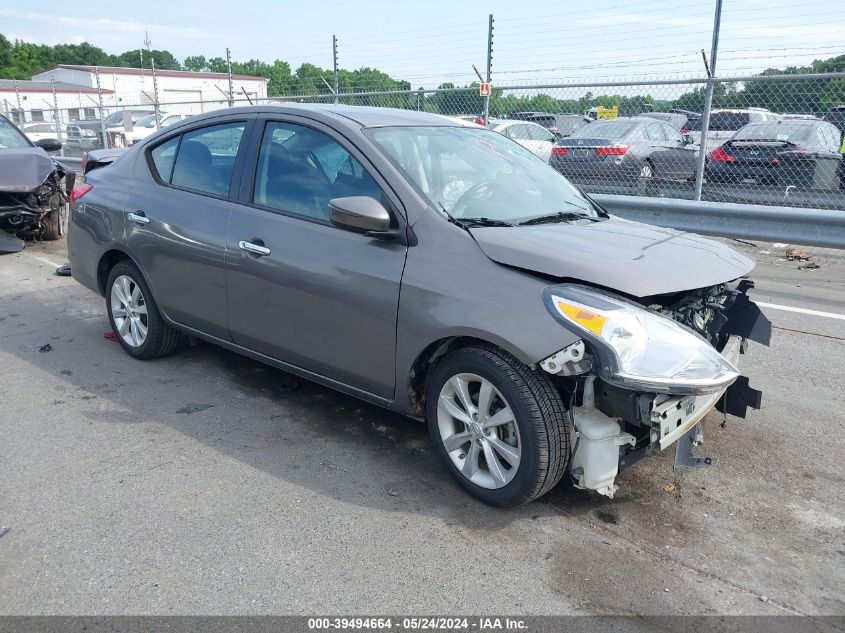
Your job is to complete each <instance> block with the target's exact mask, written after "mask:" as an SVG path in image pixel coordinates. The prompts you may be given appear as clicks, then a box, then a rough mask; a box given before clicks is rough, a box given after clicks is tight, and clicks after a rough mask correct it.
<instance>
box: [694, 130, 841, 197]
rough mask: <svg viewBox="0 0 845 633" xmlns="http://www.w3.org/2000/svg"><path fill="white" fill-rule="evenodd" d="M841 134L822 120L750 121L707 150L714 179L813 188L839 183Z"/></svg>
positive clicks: (710, 175) (823, 187) (834, 185)
mask: <svg viewBox="0 0 845 633" xmlns="http://www.w3.org/2000/svg"><path fill="white" fill-rule="evenodd" d="M841 140H842V138H841V134H840V132H839V130H838V129H837V128H836V126H835V125H833V124H832V123H827V122H825V121H819V120H804V119H787V120H782V121H761V122H759V123H749V124H748V125H746V126H745V127H743V128H742V129H740V130H739V131H737V132H736V133H735V134H734V135H733V136H732V137H731V139H730V140H729V141H727V142H726V143H723V144H722V145H720V146H719V147H717V148H716V149H714V150H713V151H711V152H710V154H709V155H708V156H707V172H706V173H707V178H708V180H710V181H713V182H754V183H761V184H777V185H784V186H789V185H794V186H798V187H809V188H812V189H830V188H836V186H837V184H838V183H837V175H836V173H837V168H838V167H839V164H840V163H841V161H842V155H841V154H839V146H840V143H841Z"/></svg>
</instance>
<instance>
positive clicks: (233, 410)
mask: <svg viewBox="0 0 845 633" xmlns="http://www.w3.org/2000/svg"><path fill="white" fill-rule="evenodd" d="M54 290H55V291H60V292H61V293H62V294H67V295H68V298H67V301H63V300H62V299H61V296H58V297H56V296H54V297H53V298H52V299H50V300H49V303H45V302H43V301H40V300H39V294H40V293H34V292H32V293H20V294H18V295H15V296H12V297H7V298H6V300H2V301H0V339H5V340H12V339H13V338H14V339H15V340H14V342H13V343H12V344H4V348H5V349H4V351H6V352H7V353H11V354H15V355H16V356H17V357H18V358H19V360H20V361H21V362H23V363H27V364H29V365H32V366H34V367H36V368H37V369H38V371H39V372H45V373H47V374H49V375H51V376H52V377H53V378H54V379H55V383H56V385H57V386H54V387H51V388H47V387H46V386H45V392H44V402H45V403H46V404H45V407H51V408H50V410H49V411H48V412H47V414H48V415H55V416H60V415H61V407H62V406H64V405H65V404H66V403H67V402H68V401H69V400H71V399H72V400H73V401H74V406H76V407H80V408H81V409H82V411H83V413H84V415H85V417H86V418H87V419H88V420H90V421H93V422H95V423H96V422H103V423H108V424H114V425H125V424H134V423H145V424H150V423H153V424H160V425H164V426H166V427H169V428H171V429H173V430H175V431H177V432H179V433H181V434H183V435H185V436H187V437H189V438H192V439H194V440H198V441H200V442H202V443H203V444H204V445H206V446H207V447H209V448H211V449H213V450H215V451H219V452H220V453H222V454H224V455H226V456H227V457H230V458H234V459H237V460H240V461H242V462H245V463H247V464H249V465H250V466H253V467H256V468H259V469H261V470H262V471H264V472H266V473H268V474H270V475H272V476H273V477H275V478H277V479H279V480H280V481H284V482H287V483H289V484H293V485H295V486H300V487H303V488H306V489H309V490H312V491H314V492H315V493H317V494H319V495H327V496H330V497H333V498H336V499H339V500H342V501H344V502H347V503H352V504H356V505H361V506H367V507H371V508H375V509H378V510H382V511H387V512H413V513H421V514H426V515H431V516H435V517H439V518H440V519H442V520H443V521H445V522H446V523H448V524H456V525H460V526H462V527H464V528H466V529H469V530H479V531H488V530H496V529H499V528H501V527H503V526H506V525H508V524H510V523H512V522H515V521H522V520H536V519H539V518H542V517H546V516H557V515H560V514H568V515H576V516H577V515H582V514H585V513H593V516H595V517H596V518H598V519H599V520H602V521H604V522H606V523H613V522H614V517H615V516H617V512H618V511H619V510H620V509H621V506H623V505H624V504H626V503H632V502H636V501H637V500H638V498H639V493H636V492H635V490H636V487H635V486H630V487H629V488H628V489H629V490H630V492H623V491H620V493H619V494H618V495H617V497H616V499H614V500H610V499H607V498H605V497H600V496H598V495H596V494H594V493H589V492H586V491H581V490H577V489H575V488H573V486H572V485H571V483H570V482H569V479H568V476H564V480H563V481H562V482H561V483H560V484H559V485H558V486H557V487H556V488H555V489H554V490H553V491H552V492H550V493H549V494H548V495H546V496H545V497H543V498H541V499H540V500H539V501H538V502H535V503H533V504H529V505H527V506H523V507H520V508H514V509H508V510H502V509H497V508H492V507H489V506H486V505H484V504H482V503H480V502H477V501H475V500H474V499H472V498H471V497H470V496H469V495H467V494H466V493H464V492H463V491H462V490H461V489H460V488H459V487H458V486H457V485H456V484H455V483H454V482H453V481H451V479H450V477H449V475H448V473H447V471H446V470H445V468H444V467H443V466H442V465H441V464H440V462H439V460H438V458H437V456H436V455H435V454H434V452H433V451H432V450H431V449H430V445H429V439H428V433H427V428H426V426H425V424H423V423H421V422H419V421H416V420H412V419H409V418H406V417H404V416H401V415H398V414H395V413H391V412H390V411H387V410H385V409H382V408H380V407H377V406H375V405H370V404H367V403H364V402H362V401H360V400H358V399H356V398H354V397H351V396H347V395H345V394H342V393H339V392H336V391H334V390H332V389H329V388H326V387H323V386H320V385H318V384H316V383H313V382H311V381H308V380H304V379H301V378H297V377H293V376H291V375H290V374H288V373H286V372H283V371H281V370H278V369H275V368H273V367H269V366H267V365H264V364H263V363H260V362H257V361H254V360H251V359H248V358H246V357H243V356H240V355H238V354H235V353H233V352H229V351H227V350H224V349H222V348H219V347H217V346H214V345H211V344H205V343H201V344H198V345H195V346H189V345H186V346H184V347H182V348H180V349H178V350H177V351H176V352H175V353H174V354H172V355H170V356H168V357H165V358H161V359H157V360H154V361H147V362H143V361H137V360H135V359H132V358H131V357H129V356H128V355H127V354H125V353H124V352H123V350H122V349H121V348H120V346H119V344H118V343H116V342H113V341H109V340H107V339H106V338H104V333H105V332H106V331H107V330H108V329H109V327H108V321H107V320H106V318H105V316H104V315H103V316H97V314H96V309H95V308H93V307H92V305H91V304H92V302H91V301H90V300H89V299H87V298H86V299H80V298H79V296H78V294H77V293H76V291H75V290H71V289H70V288H67V289H58V288H56V289H54ZM33 315H38V321H39V323H42V322H43V323H47V322H49V321H60V322H61V323H63V324H64V330H62V331H60V332H59V334H58V335H53V336H44V335H43V334H41V332H40V331H39V332H32V331H29V330H28V328H27V327H26V326H28V325H30V322H31V321H32V319H33ZM16 330H17V331H18V332H21V331H23V332H24V333H23V334H21V335H20V336H18V337H13V335H14V334H15V331H16ZM44 331H53V330H51V329H50V328H44ZM47 343H50V345H51V350H50V351H49V352H48V353H44V352H40V351H39V347H40V346H42V345H45V344H47ZM80 364H84V365H85V366H84V367H80ZM51 391H52V393H51ZM51 401H52V404H49V403H50V402H51ZM627 476H628V474H627V473H623V475H622V476H621V477H620V479H624V478H625V477H627ZM174 485H178V483H176V482H174ZM608 504H614V506H616V508H615V509H613V510H604V508H605V506H607V505H608ZM603 513H604V514H603Z"/></svg>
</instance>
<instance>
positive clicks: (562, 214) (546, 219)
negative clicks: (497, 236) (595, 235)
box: [519, 211, 599, 226]
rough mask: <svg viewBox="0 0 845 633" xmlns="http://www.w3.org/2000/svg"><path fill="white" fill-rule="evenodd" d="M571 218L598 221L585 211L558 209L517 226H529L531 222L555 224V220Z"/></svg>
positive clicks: (568, 219) (566, 220) (569, 220)
mask: <svg viewBox="0 0 845 633" xmlns="http://www.w3.org/2000/svg"><path fill="white" fill-rule="evenodd" d="M573 220H590V221H592V222H598V220H599V219H598V218H597V217H595V216H592V215H588V214H586V213H575V212H574V211H558V212H557V213H549V214H548V215H540V216H537V217H536V218H531V219H530V220H525V221H523V222H520V223H519V226H531V225H532V224H555V223H557V222H572V221H573Z"/></svg>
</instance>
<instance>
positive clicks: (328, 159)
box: [253, 122, 381, 221]
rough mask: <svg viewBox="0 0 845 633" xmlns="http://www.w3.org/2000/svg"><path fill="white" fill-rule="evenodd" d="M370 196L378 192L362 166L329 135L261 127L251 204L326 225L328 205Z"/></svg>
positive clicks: (297, 127) (290, 126)
mask: <svg viewBox="0 0 845 633" xmlns="http://www.w3.org/2000/svg"><path fill="white" fill-rule="evenodd" d="M347 196H369V197H371V198H375V199H376V200H381V189H380V188H379V186H378V185H377V184H376V182H375V180H373V178H372V176H370V174H369V173H367V170H366V169H364V166H363V165H361V163H360V162H358V160H356V159H355V157H354V156H352V155H351V154H350V153H349V152H348V151H346V149H344V147H343V146H342V145H340V144H339V143H337V142H336V141H335V140H333V139H332V138H331V137H330V136H328V135H326V134H323V133H322V132H318V131H316V130H313V129H311V128H308V127H304V126H301V125H293V124H290V123H281V122H270V123H267V125H266V127H265V128H264V136H263V138H262V140H261V149H260V150H259V153H258V169H257V170H256V175H255V188H254V191H253V202H255V203H256V204H260V205H262V206H266V207H270V208H273V209H279V210H280V211H285V212H288V213H293V214H296V215H301V216H304V217H308V218H314V219H317V220H323V221H328V219H329V200H331V199H332V198H343V197H347Z"/></svg>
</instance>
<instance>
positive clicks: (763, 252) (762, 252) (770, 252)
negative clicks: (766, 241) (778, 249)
mask: <svg viewBox="0 0 845 633" xmlns="http://www.w3.org/2000/svg"><path fill="white" fill-rule="evenodd" d="M757 252H758V253H760V255H771V254H772V251H769V250H766V249H765V248H764V249H763V250H762V251H757Z"/></svg>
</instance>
